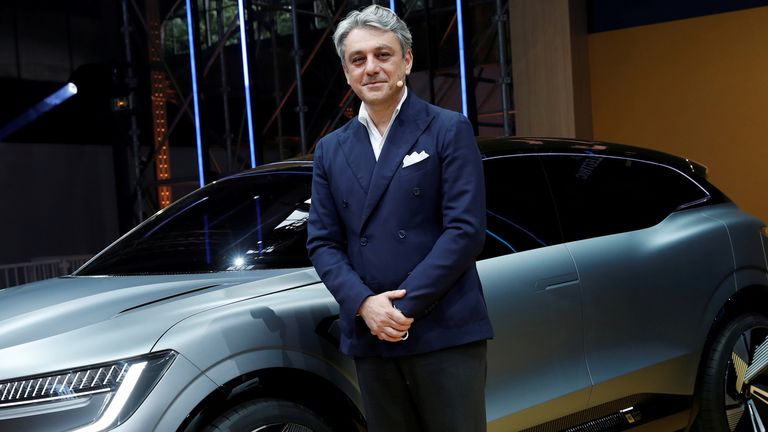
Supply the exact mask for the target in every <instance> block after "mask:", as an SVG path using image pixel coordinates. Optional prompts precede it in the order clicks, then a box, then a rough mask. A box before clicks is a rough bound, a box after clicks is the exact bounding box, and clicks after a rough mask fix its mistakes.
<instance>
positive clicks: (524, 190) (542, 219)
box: [478, 155, 562, 259]
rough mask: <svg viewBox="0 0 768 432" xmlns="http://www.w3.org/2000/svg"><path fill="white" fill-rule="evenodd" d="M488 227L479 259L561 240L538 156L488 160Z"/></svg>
mask: <svg viewBox="0 0 768 432" xmlns="http://www.w3.org/2000/svg"><path fill="white" fill-rule="evenodd" d="M483 169H484V171H485V187H486V194H485V199H486V208H487V211H488V212H487V218H486V221H487V229H486V236H485V248H484V249H483V252H482V253H481V254H480V256H479V257H478V259H486V258H491V257H495V256H499V255H505V254H510V253H515V252H522V251H526V250H529V249H536V248H540V247H544V246H549V245H553V244H558V243H561V242H562V240H561V235H560V230H559V227H558V224H557V215H556V213H555V207H554V203H553V202H552V198H551V194H550V192H549V188H548V186H547V183H546V180H545V177H544V171H543V170H542V168H541V163H540V162H539V158H538V157H536V156H526V155H521V156H507V157H500V158H495V159H486V160H485V161H484V163H483Z"/></svg>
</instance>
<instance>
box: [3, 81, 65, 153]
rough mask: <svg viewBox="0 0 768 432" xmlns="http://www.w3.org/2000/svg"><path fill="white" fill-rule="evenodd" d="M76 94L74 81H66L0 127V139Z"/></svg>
mask: <svg viewBox="0 0 768 432" xmlns="http://www.w3.org/2000/svg"><path fill="white" fill-rule="evenodd" d="M76 94H77V86H76V85H75V84H74V83H67V84H65V85H64V86H63V87H61V88H60V89H58V90H56V91H55V92H53V93H52V94H51V95H50V96H48V97H46V98H45V99H43V100H42V101H40V102H38V103H37V104H36V105H34V106H33V107H32V108H30V109H28V110H27V111H25V112H24V113H23V114H21V115H20V116H18V117H16V118H15V119H13V120H11V121H10V122H8V123H7V124H6V125H5V126H3V127H2V128H0V140H3V139H5V138H6V137H8V136H10V135H11V134H12V133H14V132H16V131H17V130H19V129H21V128H23V127H24V126H26V125H28V124H29V123H32V122H33V121H35V120H36V119H37V118H38V117H40V116H41V115H43V114H45V113H46V112H48V111H50V110H51V109H53V108H54V107H56V106H57V105H59V104H61V103H63V102H64V101H66V100H67V99H69V98H71V97H72V96H74V95H76Z"/></svg>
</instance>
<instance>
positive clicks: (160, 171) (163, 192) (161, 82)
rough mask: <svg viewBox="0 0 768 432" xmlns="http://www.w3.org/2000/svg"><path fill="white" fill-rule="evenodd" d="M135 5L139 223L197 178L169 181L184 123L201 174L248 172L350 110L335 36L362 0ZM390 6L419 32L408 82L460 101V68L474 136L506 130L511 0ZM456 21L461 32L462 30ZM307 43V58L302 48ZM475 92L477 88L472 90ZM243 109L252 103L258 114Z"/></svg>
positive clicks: (308, 147)
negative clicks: (460, 49) (143, 107)
mask: <svg viewBox="0 0 768 432" xmlns="http://www.w3.org/2000/svg"><path fill="white" fill-rule="evenodd" d="M136 1H137V0H123V15H124V16H123V19H124V35H125V48H126V60H127V61H128V62H129V63H130V64H133V63H134V60H133V59H134V58H135V57H136V55H135V54H132V52H131V51H132V50H134V49H136V47H138V46H146V47H147V54H146V63H147V65H148V67H147V70H146V73H148V75H149V82H150V88H151V93H150V99H151V109H150V110H149V111H150V115H151V122H149V124H151V128H152V131H151V134H147V135H150V136H151V137H152V138H151V140H152V142H151V144H149V143H147V144H145V145H144V146H143V147H142V146H140V145H139V136H140V131H139V130H138V127H137V121H136V119H135V118H134V119H133V122H132V130H131V133H130V134H131V136H132V152H133V164H134V170H133V171H132V172H133V173H134V176H135V179H134V180H135V183H134V184H135V188H136V191H135V193H134V194H133V196H134V197H136V200H137V202H138V205H137V213H138V214H139V218H142V217H143V216H142V215H147V214H151V213H153V212H154V211H155V210H158V209H160V208H163V207H165V206H167V205H168V204H170V202H171V200H172V197H173V196H178V195H179V194H178V193H175V192H173V191H172V190H173V189H174V188H178V187H179V186H184V187H186V188H187V189H189V188H190V185H193V184H194V180H195V179H194V178H193V177H192V176H176V177H173V176H171V172H172V171H171V149H172V148H173V147H175V146H187V147H189V141H190V140H191V133H190V132H189V131H188V130H187V129H189V127H188V126H189V125H190V124H194V125H195V126H197V127H199V129H200V132H199V138H198V139H199V140H201V141H202V143H203V144H202V146H201V149H200V153H201V154H199V155H198V156H199V159H200V162H199V163H200V164H201V171H200V175H199V176H200V178H202V177H203V175H205V176H206V179H205V180H206V181H210V180H215V178H217V177H218V176H221V175H224V174H227V173H231V172H237V171H240V170H243V169H246V168H248V167H249V163H248V162H249V161H250V162H251V166H254V165H256V161H258V162H259V163H265V162H270V161H275V160H282V159H287V158H291V157H295V156H299V155H302V154H307V153H311V151H312V149H313V147H314V144H315V143H316V142H317V140H319V139H320V138H321V137H322V136H323V135H325V134H326V133H328V132H329V131H331V130H333V129H335V128H337V127H338V126H339V125H340V122H341V121H342V120H343V119H347V118H351V117H352V116H353V115H354V111H355V103H356V102H357V100H356V97H355V96H354V94H353V93H352V92H351V89H349V87H348V86H347V85H345V82H344V77H343V75H342V73H341V72H342V71H341V67H340V66H339V63H338V59H337V58H336V56H335V51H334V50H333V47H332V42H331V40H330V39H331V38H330V35H331V34H332V32H333V30H334V26H335V24H336V23H337V22H338V21H339V20H340V19H341V18H342V17H343V16H344V15H345V14H346V13H347V12H348V11H349V10H352V9H358V8H360V7H363V6H365V4H361V3H349V2H348V1H347V0H262V1H259V0H196V1H192V2H190V1H186V2H185V1H183V0H145V2H144V5H143V8H142V7H140V6H139V5H138V4H137V3H136ZM454 2H455V3H454ZM396 4H397V9H396V10H397V13H398V15H400V16H401V17H402V18H403V19H404V20H405V21H406V22H407V23H408V24H409V27H411V30H412V32H413V33H414V39H415V41H416V42H417V44H415V48H414V49H415V50H416V52H417V53H418V54H419V56H420V57H418V58H420V59H422V60H419V61H420V63H419V65H421V67H420V68H419V70H418V71H417V72H419V73H420V78H418V79H414V80H416V81H418V82H417V83H414V85H420V86H421V90H422V91H423V92H424V93H425V94H428V96H429V100H430V101H431V102H432V103H435V104H438V105H443V106H448V107H450V106H451V105H454V106H455V103H456V99H457V91H456V89H457V88H459V83H460V80H461V79H462V75H461V74H460V70H461V69H462V68H463V69H464V70H465V71H468V72H467V73H466V83H465V87H466V94H465V95H462V96H458V97H462V98H464V99H465V104H466V105H467V108H466V114H467V117H468V118H469V119H470V121H471V122H472V124H473V126H474V128H475V131H476V133H477V132H478V131H479V130H480V128H485V129H489V128H490V129H491V130H499V132H496V133H494V134H495V135H502V134H503V135H513V134H514V109H513V107H512V106H511V101H510V96H509V95H510V91H511V85H512V82H511V78H510V76H509V67H508V66H509V65H508V60H507V59H508V52H507V50H508V48H507V47H508V41H507V34H508V32H507V31H506V26H507V25H508V22H509V21H508V19H507V10H508V5H507V3H506V2H504V1H502V0H479V1H475V2H468V1H466V0H464V1H462V0H445V1H444V0H405V1H404V2H397V3H396ZM187 5H190V7H191V8H192V9H191V10H190V11H191V13H190V14H189V16H191V17H192V20H191V21H192V23H193V25H192V27H189V28H185V27H187V26H188V24H187V23H188V21H187V20H185V19H184V16H186V15H187V13H186V12H187V11H186V8H187ZM462 16H463V17H464V20H463V23H462V21H461V17H462ZM484 20H486V21H488V22H489V23H490V24H492V25H488V26H483V27H484V28H482V29H474V26H475V23H477V22H483V21H484ZM131 23H138V25H137V26H135V27H136V28H139V29H141V30H143V32H141V35H142V36H143V39H144V40H143V43H141V44H137V43H131V40H132V38H133V39H136V38H138V35H137V33H139V32H135V31H134V32H133V33H131V31H132V29H133V27H132V26H131ZM462 25H463V26H464V28H463V29H462V30H463V32H459V31H458V30H459V27H460V26H462ZM441 29H444V31H441ZM187 30H194V31H189V32H187ZM475 30H477V31H475ZM185 34H188V35H189V36H186V37H185ZM458 34H463V35H464V38H463V40H462V41H461V42H463V44H464V45H465V46H467V47H471V48H470V49H468V50H467V55H465V56H463V57H460V56H458V55H457V54H456V53H455V51H456V45H457V42H458V41H457V39H458V38H457V35H458ZM310 46H311V49H310V50H308V51H307V52H308V54H307V55H305V51H304V50H303V49H302V47H307V48H309V47H310ZM240 48H242V50H240ZM191 50H192V51H193V52H195V53H198V58H197V63H196V64H193V65H192V68H193V69H195V70H197V72H198V75H197V81H196V83H197V84H198V87H199V89H200V95H199V96H200V101H201V104H202V105H204V107H205V108H204V109H202V114H201V115H200V116H199V118H196V117H195V112H194V111H193V109H192V108H190V104H191V103H192V100H193V98H194V97H196V96H198V95H193V92H192V85H190V84H191V78H190V76H189V73H188V72H189V69H190V66H189V62H188V61H187V62H186V63H185V62H184V61H182V60H185V59H186V56H188V55H189V52H190V51H191ZM239 63H242V67H240V64H239ZM459 63H462V64H459ZM214 65H216V66H217V67H213V66H214ZM132 73H136V71H135V70H133V71H132ZM308 77H311V78H308ZM249 82H250V83H251V85H250V86H249V85H248V83H249ZM306 84H309V87H307V85H306ZM410 85H411V84H409V86H410ZM480 87H483V89H484V90H482V91H478V89H480ZM245 92H247V94H246V93H245ZM246 96H248V97H246ZM489 101H490V102H489ZM249 104H253V108H254V110H253V112H254V113H255V114H254V116H253V117H251V115H250V114H251V107H250V105H249ZM486 106H492V107H493V109H491V110H487V109H485V107H486ZM145 114H146V113H145ZM203 114H204V115H203ZM133 115H134V116H137V115H138V116H141V115H142V113H141V112H135V113H134V114H133ZM169 120H170V122H169ZM254 131H255V133H254ZM147 135H145V136H147ZM246 135H248V136H247V137H246ZM142 149H143V151H144V153H142ZM249 153H250V154H251V156H250V157H248V155H249ZM149 166H154V168H155V169H154V177H155V178H154V180H153V181H148V180H146V179H145V178H146V177H147V172H148V171H147V168H148V167H149ZM176 171H177V170H176V169H174V170H173V172H176Z"/></svg>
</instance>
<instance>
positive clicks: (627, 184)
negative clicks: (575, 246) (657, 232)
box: [541, 155, 709, 241]
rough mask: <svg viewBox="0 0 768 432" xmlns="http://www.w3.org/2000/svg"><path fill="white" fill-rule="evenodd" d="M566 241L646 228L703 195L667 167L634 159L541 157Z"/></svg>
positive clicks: (688, 180) (700, 190) (683, 176)
mask: <svg viewBox="0 0 768 432" xmlns="http://www.w3.org/2000/svg"><path fill="white" fill-rule="evenodd" d="M541 160H542V163H543V165H544V169H545V171H546V173H547V178H548V180H549V183H550V186H551V188H552V193H553V195H554V197H555V202H556V203H557V207H558V211H559V214H560V220H561V224H562V227H563V235H564V236H565V239H566V241H574V240H580V239H585V238H590V237H597V236H602V235H609V234H616V233H621V232H626V231H632V230H638V229H642V228H648V227H651V226H653V225H656V224H657V223H659V222H661V221H662V220H664V219H665V218H666V217H667V216H668V215H669V214H670V213H672V212H673V211H675V210H678V209H680V208H683V207H685V206H686V205H690V204H692V203H695V202H699V201H701V200H704V199H706V198H707V197H708V196H709V195H708V194H707V192H706V191H704V189H702V188H701V187H700V186H699V185H698V184H696V183H695V182H694V181H693V180H691V179H689V178H688V177H686V176H685V175H683V174H682V173H681V172H679V171H677V170H675V169H672V168H670V167H667V166H664V165H660V164H655V163H651V162H644V161H639V160H635V159H626V158H619V157H603V156H581V155H578V156H576V155H574V156H569V155H547V156H542V157H541Z"/></svg>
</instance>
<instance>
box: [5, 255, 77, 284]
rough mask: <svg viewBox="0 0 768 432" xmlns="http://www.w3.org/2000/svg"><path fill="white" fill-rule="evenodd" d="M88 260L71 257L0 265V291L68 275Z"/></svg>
mask: <svg viewBox="0 0 768 432" xmlns="http://www.w3.org/2000/svg"><path fill="white" fill-rule="evenodd" d="M90 258H91V255H72V256H63V257H50V258H40V259H35V260H32V261H30V262H27V263H19V264H5V265H0V289H2V288H8V287H12V286H16V285H21V284H25V283H30V282H35V281H41V280H44V279H50V278H54V277H58V276H65V275H68V274H70V273H72V272H73V271H75V270H77V269H78V268H79V267H80V266H81V265H83V264H85V262H86V261H88V260H89V259H90Z"/></svg>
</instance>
